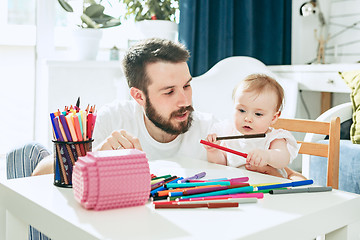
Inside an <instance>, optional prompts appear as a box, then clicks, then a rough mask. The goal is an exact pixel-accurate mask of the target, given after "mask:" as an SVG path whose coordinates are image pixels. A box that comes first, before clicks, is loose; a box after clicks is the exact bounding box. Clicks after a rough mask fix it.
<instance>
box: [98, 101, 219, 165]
mask: <svg viewBox="0 0 360 240" xmlns="http://www.w3.org/2000/svg"><path fill="white" fill-rule="evenodd" d="M215 122H216V119H215V118H214V117H213V116H212V115H211V114H206V113H200V112H197V111H194V112H193V122H192V125H191V127H190V129H189V130H188V131H187V132H186V133H184V134H180V135H179V136H177V137H176V138H175V139H174V140H173V141H171V142H169V143H160V142H158V141H156V140H154V139H153V138H152V137H151V136H150V135H149V133H148V131H147V129H146V127H145V122H144V114H143V110H142V107H141V106H140V105H139V104H138V103H137V102H135V101H134V100H131V101H115V102H112V103H110V104H108V105H105V106H104V107H102V108H101V109H100V110H99V112H98V113H97V117H96V123H95V130H94V135H93V138H94V142H93V147H97V146H98V145H99V144H100V143H101V142H102V141H104V140H105V139H106V138H107V137H109V136H110V135H111V133H112V132H113V131H115V130H121V129H124V130H126V131H127V132H128V133H130V134H131V135H132V136H135V137H137V138H138V139H139V141H140V144H141V147H142V149H143V151H144V152H145V153H146V156H147V158H148V159H149V160H155V159H166V158H172V157H191V158H195V159H201V160H205V161H206V160H207V158H206V150H205V148H204V147H203V146H202V144H200V140H201V139H205V138H206V136H207V135H208V134H209V133H210V129H211V128H212V126H213V124H214V123H215Z"/></svg>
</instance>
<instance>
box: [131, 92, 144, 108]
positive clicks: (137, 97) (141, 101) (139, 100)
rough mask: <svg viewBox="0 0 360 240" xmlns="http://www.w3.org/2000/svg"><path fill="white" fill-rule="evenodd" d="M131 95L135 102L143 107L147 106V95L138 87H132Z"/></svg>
mask: <svg viewBox="0 0 360 240" xmlns="http://www.w3.org/2000/svg"><path fill="white" fill-rule="evenodd" d="M130 95H131V96H132V98H133V99H135V101H136V102H137V103H138V104H140V105H141V106H145V102H146V100H145V99H146V98H145V94H144V92H143V91H141V90H140V89H138V88H136V87H131V88H130Z"/></svg>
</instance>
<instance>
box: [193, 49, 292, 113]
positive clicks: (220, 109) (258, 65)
mask: <svg viewBox="0 0 360 240" xmlns="http://www.w3.org/2000/svg"><path fill="white" fill-rule="evenodd" d="M253 73H263V74H267V75H269V76H271V77H273V78H275V79H276V80H277V81H278V82H279V83H280V84H281V86H282V87H283V88H284V90H285V107H284V109H283V111H282V114H281V117H283V118H294V117H295V114H296V106H297V98H298V83H297V82H296V81H293V80H290V79H281V78H279V77H278V76H277V75H276V74H275V73H273V72H272V71H271V70H270V69H269V68H268V67H267V66H266V65H265V64H264V63H262V62H261V61H259V60H257V59H255V58H252V57H244V56H236V57H228V58H225V59H223V60H221V61H220V62H218V63H217V64H216V65H214V66H213V67H212V68H211V69H210V70H209V71H207V72H206V73H204V74H203V75H201V76H198V77H194V79H193V81H192V82H191V84H192V88H193V105H194V108H195V109H196V110H198V111H201V112H208V113H212V114H214V115H215V116H216V117H217V118H218V119H221V120H225V119H231V118H232V115H233V101H232V97H231V96H232V91H233V89H234V87H235V86H236V85H237V84H238V83H239V82H240V81H241V80H242V79H244V78H245V77H246V76H248V75H250V74H253Z"/></svg>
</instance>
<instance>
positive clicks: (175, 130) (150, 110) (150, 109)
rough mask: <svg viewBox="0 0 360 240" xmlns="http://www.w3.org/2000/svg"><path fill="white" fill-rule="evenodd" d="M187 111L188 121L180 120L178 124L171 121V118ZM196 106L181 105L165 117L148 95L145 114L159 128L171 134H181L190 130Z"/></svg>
mask: <svg viewBox="0 0 360 240" xmlns="http://www.w3.org/2000/svg"><path fill="white" fill-rule="evenodd" d="M186 111H189V117H188V119H187V121H183V122H180V123H179V125H178V126H175V125H174V124H172V123H171V119H172V118H174V117H176V116H181V115H183V114H184V113H185V112H186ZM193 111H194V108H193V107H192V106H191V105H190V106H187V107H181V108H180V109H179V110H177V111H175V112H172V113H171V114H170V117H169V119H167V120H166V119H165V118H163V117H162V116H161V115H160V114H159V113H158V112H156V110H155V108H154V106H153V105H152V104H151V102H150V99H149V98H148V97H147V96H146V105H145V114H146V116H147V117H148V119H149V120H150V121H151V122H152V123H153V124H154V125H155V126H156V127H158V128H160V129H161V130H163V131H164V132H166V133H168V134H171V135H179V134H181V133H185V132H187V131H188V130H189V128H190V127H191V123H192V120H193V118H192V112H193Z"/></svg>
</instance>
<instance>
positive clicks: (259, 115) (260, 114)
mask: <svg viewBox="0 0 360 240" xmlns="http://www.w3.org/2000/svg"><path fill="white" fill-rule="evenodd" d="M255 115H256V116H257V117H261V116H263V115H264V114H262V113H255Z"/></svg>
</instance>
